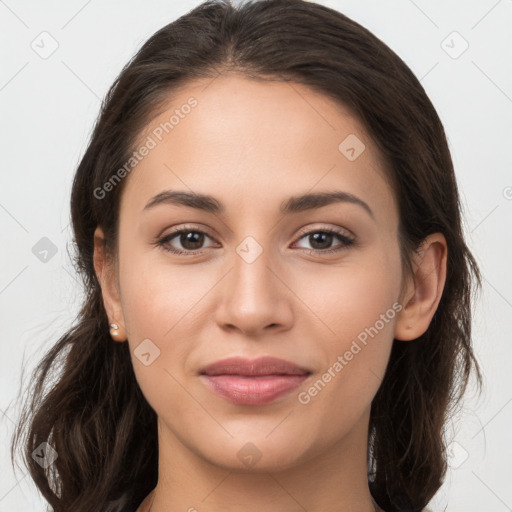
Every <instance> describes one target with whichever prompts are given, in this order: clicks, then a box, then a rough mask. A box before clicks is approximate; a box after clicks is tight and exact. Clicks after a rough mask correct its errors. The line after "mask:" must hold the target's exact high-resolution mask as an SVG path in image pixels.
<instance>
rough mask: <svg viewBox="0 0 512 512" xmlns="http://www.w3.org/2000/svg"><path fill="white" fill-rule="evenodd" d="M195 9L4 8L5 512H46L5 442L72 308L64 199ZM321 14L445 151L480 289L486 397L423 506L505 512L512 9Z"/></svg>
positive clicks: (469, 407) (74, 4) (470, 405)
mask: <svg viewBox="0 0 512 512" xmlns="http://www.w3.org/2000/svg"><path fill="white" fill-rule="evenodd" d="M197 3H198V2H194V1H185V2H184V1H176V2H171V1H169V0H165V1H163V0H151V1H144V2H143V1H142V0H140V1H136V0H130V1H124V2H113V1H110V2H108V3H107V2H100V1H99V0H89V1H86V0H72V1H68V2H60V3H58V2H56V1H45V2H36V1H35V0H32V1H20V2H15V1H14V0H5V1H3V0H1V1H0V24H1V29H0V56H1V59H2V73H1V74H0V109H1V117H0V119H1V124H0V126H1V130H2V131H1V142H0V144H1V146H0V155H1V160H2V166H1V172H2V176H1V180H2V181H1V184H2V186H1V189H0V223H1V233H2V239H1V240H2V243H1V245H0V251H1V258H2V262H1V266H0V268H1V273H0V312H1V315H2V316H1V324H0V325H1V336H0V349H1V354H2V356H1V357H0V468H1V469H0V474H1V477H2V478H0V512H27V511H43V510H45V509H46V507H45V502H44V501H43V500H42V499H41V498H39V496H38V492H37V491H36V488H35V486H34V485H33V484H32V483H31V480H30V477H28V475H25V472H24V471H18V472H16V473H14V472H13V471H12V468H11V464H10V459H9V443H10V438H11V434H12V431H13V426H14V422H15V420H16V413H17V410H18V409H17V407H18V406H17V403H16V402H15V400H16V398H17V397H18V395H19V393H20V378H21V368H22V365H24V366H25V368H26V370H25V379H26V378H27V377H28V376H29V372H30V371H31V369H32V368H33V367H34V365H35V363H36V362H37V361H38V360H39V359H40V358H41V357H42V355H43V354H44V352H45V350H46V349H47V348H48V347H49V346H50V345H51V344H53V343H55V341H56V340H57V339H58V338H59V337H60V336H61V334H62V333H63V332H64V331H65V330H66V329H67V328H68V327H69V326H70V324H71V322H72V321H73V319H74V317H75V314H76V313H77V310H78V307H79V304H80V300H81V291H80V287H79V285H78V282H77V281H76V277H75V274H74V270H73V267H72V264H71V260H70V257H69V254H68V252H67V251H68V247H71V246H70V241H71V236H72V235H71V229H70V226H69V220H70V217H69V199H70V197H69V195H70V187H71V180H72V177H73V174H74V171H75V169H76V166H77V163H78V161H79V159H80V157H81V155H82V154H83V152H84V150H85V148H86V144H87V141H88V136H89V134H90V131H91V129H92V126H93V122H94V120H95V118H96V116H97V114H98V109H99V106H100V100H101V98H102V97H103V95H104V94H105V93H106V91H107V88H108V87H109V86H110V85H111V83H112V82H113V80H114V78H115V77H116V75H117V74H118V72H119V71H120V70H121V67H122V66H123V65H124V64H125V63H126V62H127V61H128V60H129V59H130V58H131V57H132V56H133V54H134V53H135V52H136V50H137V49H138V48H139V47H140V45H141V44H142V43H143V42H144V41H145V40H146V39H147V38H148V37H149V36H150V35H152V34H153V33H154V32H155V31H156V30H157V29H159V28H161V27H162V26H164V25H166V24H167V23H169V22H171V21H173V20H174V19H176V18H177V17H178V16H180V15H182V14H184V13H185V12H187V11H188V10H190V9H191V8H192V7H194V6H195V5H197ZM320 3H323V4H324V5H327V6H329V7H333V8H335V9H338V10H340V11H341V12H343V13H344V14H346V15H348V16H349V17H351V18H353V19H354V20H356V21H358V22H359V23H361V24H362V25H364V26H365V27H367V28H368V29H370V30H371V31H372V32H374V33H375V34H376V35H377V36H378V37H379V38H381V39H382V40H383V41H384V42H385V43H387V44H388V45H389V46H390V47H391V48H392V49H393V50H394V51H395V52H396V53H397V54H398V55H399V56H400V57H402V59H403V60H405V62H406V63H407V64H408V65H409V66H410V67H411V69H412V70H413V72H414V73H415V74H416V75H417V76H418V78H420V79H421V82H422V84H423V86H424V87H425V89H426V91H427V93H428V95H429V96H430V98H431V99H432V102H433V103H434V105H435V107H436V109H437V111H438V113H439V115H440V117H441V120H442V121H443V124H444V126H445V129H446V132H447V135H448V138H449V142H450V148H451V151H452V157H453V160H454V164H455V169H456V173H457V177H458V182H459V185H460V190H461V195H462V201H463V205H464V214H465V219H466V226H465V230H466V233H467V237H468V244H469V246H470V248H471V250H472V251H473V252H474V254H475V255H476V257H477V260H478V263H479V264H480V266H481V270H482V272H483V276H484V287H483V291H482V294H481V296H480V298H479V301H478V302H477V304H476V307H477V311H476V316H475V321H474V330H475V347H476V352H477V356H478V358H479V360H480V362H481V364H482V366H483V369H484V373H485V389H484V393H483V394H482V396H481V397H480V398H478V396H477V395H476V394H475V393H473V392H472V391H471V390H470V392H469V393H468V395H467V398H466V400H465V402H464V409H463V411H462V414H461V415H460V416H459V418H458V420H457V421H456V422H455V423H454V424H453V427H452V428H451V431H452V432H453V435H454V438H453V439H454V440H455V441H456V443H457V444H453V445H452V448H453V450H451V452H452V457H451V466H452V468H451V469H450V471H449V473H448V477H447V479H446V482H445V484H444V485H443V487H442V489H441V490H440V492H439V493H438V495H437V496H436V498H435V500H434V501H433V502H432V503H431V505H430V506H431V508H432V510H434V511H436V512H437V511H441V510H447V511H449V512H483V511H485V512H505V511H506V510H512V486H511V485H510V482H512V478H511V477H512V471H511V469H510V462H509V461H510V460H511V459H512V439H511V437H512V435H511V432H512V428H511V427H512V386H511V381H512V379H511V376H510V375H511V371H510V368H509V366H510V362H511V361H512V357H511V356H512V343H510V334H509V333H510V330H511V327H512V321H511V318H512V272H511V270H510V254H511V253H512V251H511V230H512V229H511V228H512V200H511V199H512V188H511V187H512V172H511V169H512V166H511V163H512V144H511V136H512V72H511V64H510V63H511V62H512V45H511V38H512V35H511V34H512V2H511V0H499V1H496V0H481V1H476V0H473V1H471V2H467V1H462V0H459V1H451V2H447V1H442V0H436V1H432V0H431V1H427V0H415V1H412V0H390V1H386V2H381V1H377V0H352V1H348V0H347V1H345V0H339V1H324V2H320ZM43 31H47V32H48V33H49V34H51V37H53V38H54V39H55V40H56V41H57V43H58V48H57V50H56V51H55V52H54V53H53V54H52V55H51V56H49V57H48V58H47V59H43V58H41V57H40V56H39V55H38V54H37V53H36V52H35V51H34V50H33V49H32V48H31V44H32V42H33V41H34V40H35V41H36V43H37V42H38V41H40V39H38V37H48V36H39V35H40V34H41V32H43ZM453 31H457V32H458V33H459V34H460V35H461V36H462V38H463V39H461V38H458V36H456V35H455V36H454V35H451V36H450V37H448V36H449V35H450V34H452V32H453ZM447 37H448V39H446V38H447ZM464 40H465V41H467V43H468V44H469V47H468V49H467V50H466V51H464V53H462V54H461V55H460V56H458V57H457V58H452V57H451V56H450V55H449V54H448V53H447V52H446V51H445V50H447V51H449V52H451V53H452V56H453V55H455V54H457V53H459V51H460V50H462V49H463V48H464V46H462V45H464V44H465V43H464ZM443 41H445V42H444V43H443ZM36 43H35V44H36ZM39 44H40V45H42V44H41V43H39ZM48 47H49V46H48V45H46V48H48ZM449 47H452V48H451V49H450V48H449ZM507 63H508V64H507ZM507 187H508V188H507ZM43 237H48V238H49V239H50V240H51V241H52V242H53V244H55V246H56V247H57V253H56V254H55V256H54V257H52V258H51V259H49V261H47V262H46V263H43V262H41V261H40V260H39V259H38V258H37V257H36V256H35V255H34V254H33V252H32V248H33V247H34V245H35V244H36V243H37V242H38V241H39V240H40V239H41V238H43ZM506 254H508V255H509V256H508V257H507V256H506ZM507 260H508V261H509V263H508V264H507V263H506V261H507Z"/></svg>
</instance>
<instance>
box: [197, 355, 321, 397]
mask: <svg viewBox="0 0 512 512" xmlns="http://www.w3.org/2000/svg"><path fill="white" fill-rule="evenodd" d="M309 375H311V372H310V371H309V370H308V369H307V368H304V367H302V366H299V365H296V364H294V363H291V362H289V361H285V360H283V359H276V358H273V357H262V358H259V359H255V360H250V359H245V358H241V357H234V358H229V359H224V360H222V361H217V362H215V363H212V364H210V365H208V366H206V367H204V368H203V369H201V370H200V378H201V379H202V381H203V382H204V383H205V384H206V386H207V387H208V388H209V389H210V390H211V391H213V392H214V393H215V394H217V395H219V396H221V397H222V398H224V399H226V400H228V401H230V402H232V403H234V404H237V405H265V404H268V403H270V402H273V401H275V400H277V399H278V398H280V397H282V396H284V395H286V394H288V393H290V392H291V391H292V390H293V389H295V388H297V387H298V386H300V385H301V384H302V383H303V382H304V380H306V379H307V378H308V377H309Z"/></svg>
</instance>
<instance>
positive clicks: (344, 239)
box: [299, 228, 355, 254]
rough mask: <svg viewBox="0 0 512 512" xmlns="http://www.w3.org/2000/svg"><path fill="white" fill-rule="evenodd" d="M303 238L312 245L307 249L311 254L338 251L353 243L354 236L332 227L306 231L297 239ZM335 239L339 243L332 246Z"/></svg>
mask: <svg viewBox="0 0 512 512" xmlns="http://www.w3.org/2000/svg"><path fill="white" fill-rule="evenodd" d="M303 239H305V240H306V241H307V242H309V243H310V244H311V245H312V246H313V248H312V249H310V250H309V251H308V252H309V253H313V254H325V253H333V252H339V251H342V250H344V249H346V248H348V247H349V246H351V245H352V244H354V243H355V239H354V238H352V237H349V236H347V235H346V234H345V233H344V232H341V231H338V230H337V229H333V228H321V229H316V230H313V231H308V232H307V233H305V234H303V235H302V236H301V237H300V239H299V241H300V240H303ZM335 239H337V240H339V241H340V245H337V246H335V247H332V246H331V244H332V242H333V241H334V240H335Z"/></svg>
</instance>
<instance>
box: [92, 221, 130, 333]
mask: <svg viewBox="0 0 512 512" xmlns="http://www.w3.org/2000/svg"><path fill="white" fill-rule="evenodd" d="M93 261H94V270H95V271H96V276H97V277H98V281H99V282H100V285H101V294H102V296H103V306H104V307H105V311H106V312H107V316H108V320H109V324H110V335H111V336H112V339H113V340H114V341H126V330H125V327H124V317H123V312H122V308H121V301H120V298H119V290H118V286H117V285H116V280H115V279H116V277H115V275H116V272H115V269H114V268H113V266H112V263H110V262H109V260H108V258H107V255H106V254H105V236H104V233H103V230H102V229H101V227H99V226H98V227H97V228H96V230H95V231H94V256H93Z"/></svg>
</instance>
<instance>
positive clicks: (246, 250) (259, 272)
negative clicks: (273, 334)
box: [217, 235, 291, 334]
mask: <svg viewBox="0 0 512 512" xmlns="http://www.w3.org/2000/svg"><path fill="white" fill-rule="evenodd" d="M257 236H258V238H259V240H260V241H261V242H262V243H260V241H259V240H257V239H256V237H255V236H246V237H245V238H244V239H243V240H242V242H240V244H239V245H238V246H236V248H235V254H233V257H232V260H231V261H232V270H231V272H230V273H229V274H228V276H226V278H227V281H226V286H225V288H224V290H223V293H222V299H221V302H220V304H219V307H218V308H217V320H218V322H219V323H221V324H224V325H228V324H229V325H231V326H235V327H238V328H239V329H240V330H241V331H242V332H244V333H246V334H247V333H249V332H253V333H256V332H257V331H258V330H259V329H264V328H265V327H267V326H270V325H272V326H275V325H281V326H283V325H286V324H288V323H289V322H290V321H291V310H290V304H288V303H287V300H286V297H285V289H284V287H283V284H282V283H281V282H280V280H279V279H278V278H277V277H276V275H275V273H276V272H278V271H276V269H275V267H279V265H278V264H277V262H276V261H275V258H274V255H275V254H276V253H275V251H273V250H272V248H271V247H268V246H266V245H267V244H268V243H270V239H271V237H270V236H266V235H257Z"/></svg>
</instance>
